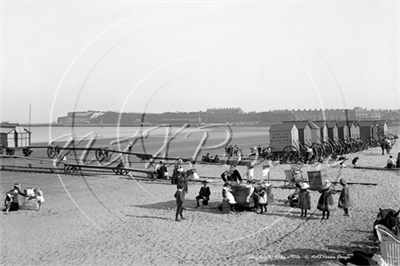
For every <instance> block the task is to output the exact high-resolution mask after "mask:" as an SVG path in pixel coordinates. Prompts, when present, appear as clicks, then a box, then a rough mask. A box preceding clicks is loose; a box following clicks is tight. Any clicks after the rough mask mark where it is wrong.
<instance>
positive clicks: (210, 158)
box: [201, 153, 220, 163]
mask: <svg viewBox="0 0 400 266" xmlns="http://www.w3.org/2000/svg"><path fill="white" fill-rule="evenodd" d="M201 161H202V162H206V163H219V162H220V159H219V156H218V154H216V155H215V156H214V157H213V156H211V155H210V154H209V153H207V154H206V155H204V156H203V157H202V158H201Z"/></svg>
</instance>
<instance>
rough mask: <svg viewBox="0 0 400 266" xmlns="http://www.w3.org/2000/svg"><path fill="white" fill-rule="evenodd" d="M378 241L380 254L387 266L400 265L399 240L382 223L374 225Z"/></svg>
mask: <svg viewBox="0 0 400 266" xmlns="http://www.w3.org/2000/svg"><path fill="white" fill-rule="evenodd" d="M375 229H376V232H377V234H378V240H379V242H380V248H381V255H382V258H383V260H384V261H385V262H386V263H387V265H389V266H400V240H399V239H396V237H395V236H394V235H393V233H391V232H390V230H389V229H388V228H387V227H385V226H384V225H381V224H378V225H376V226H375Z"/></svg>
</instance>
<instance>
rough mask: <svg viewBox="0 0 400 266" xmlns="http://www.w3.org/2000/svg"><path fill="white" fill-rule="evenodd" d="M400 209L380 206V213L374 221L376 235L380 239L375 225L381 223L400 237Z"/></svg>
mask: <svg viewBox="0 0 400 266" xmlns="http://www.w3.org/2000/svg"><path fill="white" fill-rule="evenodd" d="M399 213H400V210H399V211H397V212H396V211H395V210H393V209H381V208H379V212H378V215H377V217H376V220H375V222H374V237H375V239H378V234H377V233H376V230H375V225H377V224H381V225H384V226H386V227H387V228H388V229H389V230H390V231H391V232H392V233H393V234H394V235H395V236H397V238H400V217H399Z"/></svg>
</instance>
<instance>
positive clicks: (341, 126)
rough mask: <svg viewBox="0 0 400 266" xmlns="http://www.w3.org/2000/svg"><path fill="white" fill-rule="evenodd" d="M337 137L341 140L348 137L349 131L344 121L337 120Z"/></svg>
mask: <svg viewBox="0 0 400 266" xmlns="http://www.w3.org/2000/svg"><path fill="white" fill-rule="evenodd" d="M336 125H337V128H338V137H339V139H340V140H341V141H344V140H346V139H348V137H349V135H350V132H349V127H348V126H347V122H346V121H337V122H336Z"/></svg>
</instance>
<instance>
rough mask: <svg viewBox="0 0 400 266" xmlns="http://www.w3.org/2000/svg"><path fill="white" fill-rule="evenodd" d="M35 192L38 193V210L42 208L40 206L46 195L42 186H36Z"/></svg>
mask: <svg viewBox="0 0 400 266" xmlns="http://www.w3.org/2000/svg"><path fill="white" fill-rule="evenodd" d="M35 194H36V210H37V211H39V210H40V206H42V204H43V203H44V201H45V200H44V195H43V191H42V190H41V189H40V188H35Z"/></svg>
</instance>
